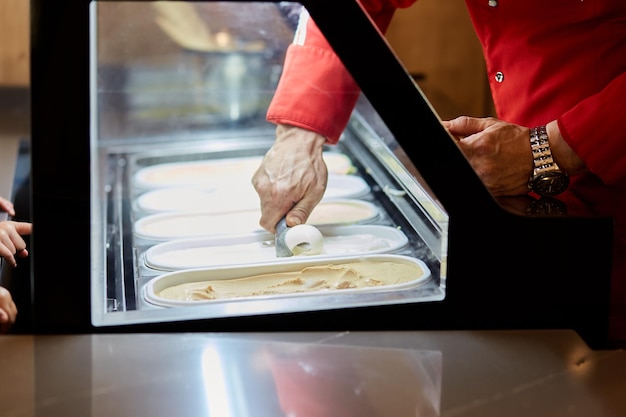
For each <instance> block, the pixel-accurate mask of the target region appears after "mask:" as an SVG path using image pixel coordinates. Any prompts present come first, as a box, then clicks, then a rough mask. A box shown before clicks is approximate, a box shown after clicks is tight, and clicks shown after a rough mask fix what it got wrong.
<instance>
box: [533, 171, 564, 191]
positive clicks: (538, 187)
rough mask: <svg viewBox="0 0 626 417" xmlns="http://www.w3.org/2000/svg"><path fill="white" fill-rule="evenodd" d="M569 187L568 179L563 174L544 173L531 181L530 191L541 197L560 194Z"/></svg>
mask: <svg viewBox="0 0 626 417" xmlns="http://www.w3.org/2000/svg"><path fill="white" fill-rule="evenodd" d="M568 185H569V177H568V176H567V175H566V174H564V173H563V172H546V173H544V174H540V175H538V176H537V177H536V178H534V179H533V180H532V183H531V188H532V190H533V191H534V192H535V193H537V194H539V195H541V196H548V197H549V196H553V195H557V194H561V193H562V192H563V191H565V190H566V189H567V186H568Z"/></svg>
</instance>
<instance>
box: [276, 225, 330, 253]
mask: <svg viewBox="0 0 626 417" xmlns="http://www.w3.org/2000/svg"><path fill="white" fill-rule="evenodd" d="M285 245H286V246H287V248H288V249H289V250H290V251H291V252H292V253H293V254H294V255H296V256H297V255H319V254H320V253H322V251H323V250H324V236H323V235H322V232H320V231H319V230H318V229H317V228H316V227H315V226H311V225H310V224H300V225H298V226H294V227H291V228H288V229H287V231H286V232H285Z"/></svg>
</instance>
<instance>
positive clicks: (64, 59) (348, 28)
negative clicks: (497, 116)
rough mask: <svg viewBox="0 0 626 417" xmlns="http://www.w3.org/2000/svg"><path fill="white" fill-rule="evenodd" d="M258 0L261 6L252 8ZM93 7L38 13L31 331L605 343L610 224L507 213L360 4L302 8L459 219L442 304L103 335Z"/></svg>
mask: <svg viewBox="0 0 626 417" xmlns="http://www.w3.org/2000/svg"><path fill="white" fill-rule="evenodd" d="M105 1H106V0H105ZM228 1H230V2H243V1H239V0H228ZM249 2H257V1H254V0H252V1H247V2H243V3H249ZM90 3H91V2H90V1H88V0H66V1H63V2H51V1H46V0H33V1H32V2H31V5H32V6H31V16H32V22H31V43H32V51H31V52H32V54H31V57H32V59H31V78H32V81H31V104H32V115H31V121H32V127H31V130H32V139H31V141H32V154H31V158H32V163H31V165H32V172H31V175H32V188H31V205H32V213H33V216H32V218H33V222H34V233H33V236H32V256H31V259H32V260H31V265H32V271H31V281H32V288H31V298H32V317H33V323H32V329H33V332H35V333H96V332H128V331H135V332H137V331H244V330H254V331H263V330H272V331H280V330H403V329H406V330H422V329H424V330H425V329H494V328H498V329H502V328H572V329H574V330H576V331H578V333H579V334H580V335H581V336H582V337H583V338H585V339H586V341H587V342H588V343H589V344H590V345H591V346H602V345H603V344H604V343H605V341H606V336H607V328H608V302H609V301H608V300H609V288H610V267H611V255H610V254H611V244H612V221H611V219H610V218H599V217H571V216H562V217H534V216H525V215H519V214H515V213H513V212H511V211H509V210H506V209H504V208H503V207H502V206H501V205H500V204H499V203H498V202H497V201H496V200H495V199H494V198H493V197H492V196H491V194H490V193H489V192H488V190H487V189H486V188H485V187H484V185H483V184H482V182H481V181H480V179H479V178H478V176H477V175H476V174H475V172H474V171H473V170H472V168H471V166H470V164H469V163H468V161H467V160H466V159H465V157H464V156H463V154H462V153H461V152H460V150H459V148H458V147H457V145H456V144H455V142H454V140H453V139H452V138H451V137H450V135H449V134H448V133H447V132H446V131H445V129H444V128H443V127H442V125H441V123H440V120H439V119H438V117H437V115H436V113H435V112H434V111H433V110H432V109H431V107H430V105H429V103H428V101H427V100H426V99H425V97H424V96H423V94H422V93H421V91H420V89H419V88H418V86H417V85H416V83H415V81H414V80H413V78H412V77H411V76H410V74H408V73H407V72H406V70H405V69H404V67H403V66H402V64H401V63H400V62H399V61H398V59H397V57H396V56H395V55H394V53H393V51H392V50H391V49H390V48H389V46H388V45H387V43H386V41H385V40H384V37H383V36H382V35H381V34H380V33H379V31H378V30H376V29H375V27H374V26H373V25H372V22H371V20H370V19H369V18H368V16H367V15H366V14H365V13H364V11H363V10H362V9H361V7H360V6H359V4H358V3H356V2H355V1H353V0H304V1H301V2H300V3H301V4H303V5H304V6H305V7H306V8H307V10H308V11H309V13H310V14H311V16H312V18H313V19H314V20H315V22H316V23H317V25H318V26H319V27H320V29H321V30H322V32H323V33H324V34H325V36H326V37H327V39H328V41H329V43H330V44H331V46H332V47H333V48H334V49H335V51H336V52H337V54H338V55H339V57H340V58H341V60H342V61H343V63H344V64H345V66H346V67H347V68H348V70H349V71H350V72H351V74H352V76H353V77H354V79H355V80H356V81H357V83H358V84H359V86H360V87H361V89H362V91H363V92H364V93H365V95H366V96H367V98H368V100H369V101H370V102H371V103H372V105H373V107H374V108H375V109H376V111H377V112H378V113H379V114H380V116H381V118H382V119H383V120H384V122H385V124H386V125H387V127H388V128H389V130H390V131H391V132H392V133H393V135H394V136H395V139H396V140H397V142H398V143H399V144H400V145H401V146H402V147H403V149H404V151H405V152H406V153H407V155H408V157H409V158H410V159H411V161H412V162H413V164H414V165H415V167H416V168H417V170H418V171H419V173H420V174H421V176H422V177H423V179H424V180H425V182H426V183H427V184H428V186H429V187H430V189H431V190H432V191H433V192H434V194H435V195H436V196H437V198H438V200H439V201H440V202H441V203H442V205H443V207H444V208H445V209H446V211H447V212H448V214H449V216H450V225H449V237H448V260H447V288H446V298H445V299H444V300H443V301H440V302H429V303H418V304H402V305H387V306H376V307H366V308H350V309H342V310H329V311H310V312H300V313H293V314H291V313H290V314H281V315H276V314H267V315H264V316H252V317H232V318H224V319H209V320H203V319H201V320H191V321H182V322H169V323H147V324H131V325H128V326H113V327H104V328H97V327H94V326H93V325H92V324H91V302H90V300H91V291H90V275H91V273H92V266H91V265H90V143H89V136H90V133H91V126H90V111H91V108H90V91H89V89H90V80H89V71H90V69H89V53H90V37H89V31H90V28H89V24H90V20H89V5H90ZM275 3H278V2H275ZM338 22H343V23H345V22H350V24H337V23H338ZM541 236H549V237H550V238H549V239H541V238H540V237H541ZM545 254H548V255H545ZM572 260H576V262H572Z"/></svg>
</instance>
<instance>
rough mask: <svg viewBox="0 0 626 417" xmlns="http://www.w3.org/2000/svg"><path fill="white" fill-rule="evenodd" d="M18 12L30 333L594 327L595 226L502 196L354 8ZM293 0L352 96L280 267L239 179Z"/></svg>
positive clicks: (220, 4)
mask: <svg viewBox="0 0 626 417" xmlns="http://www.w3.org/2000/svg"><path fill="white" fill-rule="evenodd" d="M33 6H34V11H35V13H34V14H33V16H34V18H33V19H34V20H33V79H32V91H33V93H32V106H33V113H32V116H33V118H32V120H33V127H32V130H33V132H32V134H33V136H32V208H33V220H34V222H35V224H36V226H35V227H36V230H35V233H34V234H33V254H32V259H33V261H32V265H33V275H32V277H33V279H32V281H33V282H32V297H33V312H34V318H35V321H34V326H35V328H36V329H37V331H41V332H49V331H62V332H68V331H71V332H97V331H106V332H110V331H119V332H122V331H129V330H133V331H137V330H140V331H141V330H143V331H172V330H174V331H181V330H241V329H255V330H263V329H271V330H279V329H282V330H284V329H293V330H304V329H309V330H310V329H322V330H330V329H392V328H394V329H398V328H409V329H419V328H468V327H479V328H485V327H567V328H575V329H577V330H578V331H579V332H580V333H581V334H582V335H583V336H585V337H588V338H589V339H590V340H592V341H597V340H601V339H602V337H603V336H604V330H605V326H606V324H605V321H606V311H607V303H608V282H609V281H608V279H609V278H608V277H609V268H610V258H609V255H608V254H609V253H610V250H609V249H608V248H610V236H611V234H610V230H611V229H610V227H611V224H610V221H609V220H608V219H602V218H591V217H575V216H568V215H564V216H547V215H536V214H532V213H530V212H527V211H524V212H523V213H522V214H520V213H519V212H516V211H515V210H512V209H511V208H509V207H505V206H504V205H503V204H502V203H501V202H499V201H497V200H495V199H494V198H493V197H492V196H491V195H490V193H489V192H488V191H487V190H486V188H485V187H484V186H483V184H482V183H481V181H480V180H479V178H478V177H477V176H476V174H475V173H474V172H473V170H472V169H471V167H470V165H469V163H468V162H467V160H466V159H465V158H464V157H463V155H462V154H461V152H460V151H459V149H458V148H457V147H456V144H455V143H454V141H453V140H452V138H451V137H450V136H449V135H448V133H447V132H446V131H445V130H444V129H443V128H442V126H441V123H440V120H439V118H438V116H437V113H436V109H433V108H432V107H431V106H430V104H429V103H428V100H427V98H426V97H425V96H424V95H423V94H422V93H421V91H420V89H419V88H418V86H417V85H416V84H415V82H414V81H413V80H412V78H411V77H410V76H409V75H408V73H407V72H406V71H405V70H404V69H403V67H402V64H401V63H400V62H399V61H398V60H397V59H396V58H395V56H394V54H393V51H392V50H391V49H390V48H389V46H388V45H387V43H386V42H385V40H384V37H383V36H382V35H381V34H380V32H378V30H377V29H376V28H375V27H374V26H373V24H372V22H371V21H370V20H369V19H368V18H367V15H366V14H365V13H364V11H363V10H362V9H361V7H360V6H359V4H358V3H356V2H354V1H352V0H346V1H338V0H333V1H315V2H313V1H312V2H307V1H304V2H302V3H292V2H264V1H248V2H243V1H205V2H147V1H135V2H122V1H78V0H73V1H69V2H64V3H63V5H58V4H55V5H53V4H51V3H50V2H48V3H44V2H43V1H35V2H34V5H33ZM303 11H305V12H306V13H309V14H310V16H311V17H312V18H313V19H314V20H315V22H316V23H317V24H318V26H319V27H320V29H321V31H322V32H323V33H324V35H325V36H326V38H327V40H328V42H329V43H330V44H331V46H332V47H333V48H334V49H335V51H336V53H337V54H338V56H339V57H340V58H341V60H342V61H343V63H344V65H345V66H346V68H347V69H348V71H349V72H350V73H351V75H352V76H353V78H354V79H355V81H356V82H357V84H358V85H359V87H360V88H361V90H362V94H361V95H360V97H359V99H358V102H357V106H356V108H355V109H354V111H353V112H352V116H351V118H350V122H349V124H348V127H347V128H346V130H345V131H344V133H343V135H342V137H341V139H340V141H339V143H338V144H337V145H328V146H327V147H326V149H325V151H324V161H325V162H326V165H327V167H328V171H329V179H328V186H327V189H326V193H325V194H324V197H323V199H322V201H321V202H320V204H319V205H318V206H317V207H316V209H315V210H314V212H313V213H312V214H311V216H310V218H309V221H308V224H307V225H305V226H303V227H294V228H292V229H291V230H289V231H288V233H289V236H288V237H289V239H286V242H288V244H290V245H291V246H290V249H291V251H292V253H293V256H289V257H278V256H277V255H276V242H275V236H274V235H272V234H270V233H268V232H267V231H265V230H264V229H262V228H261V227H260V226H259V219H260V205H259V201H258V196H257V195H256V192H255V190H254V188H253V186H252V183H251V177H252V175H253V174H254V172H255V171H256V169H257V168H258V167H259V164H260V162H261V160H262V158H263V155H264V154H265V152H267V150H268V149H269V148H270V147H271V145H272V143H273V141H274V139H275V126H274V125H272V124H270V123H268V122H267V121H266V120H265V112H266V110H267V107H268V104H269V102H270V101H271V98H272V95H273V92H274V91H275V89H276V86H277V83H278V81H279V79H280V76H281V73H282V69H283V62H284V59H285V51H286V50H287V47H288V46H289V45H290V44H291V42H292V41H293V39H294V34H295V31H296V28H297V21H298V16H299V15H300V13H302V12H303ZM336 22H344V23H345V24H343V25H337V24H336ZM348 22H349V24H348ZM357 40H358V42H357ZM373 63H375V65H374V64H373ZM59 103H65V104H64V105H63V106H61V105H59ZM529 213H530V214H529ZM544 214H545V213H544ZM540 232H542V233H548V234H549V235H550V236H554V237H553V238H552V240H551V245H555V246H554V247H557V248H558V249H556V250H553V251H552V252H551V254H550V256H546V257H532V256H530V254H529V253H530V252H533V251H544V250H547V247H546V246H545V245H546V243H545V242H535V240H534V237H535V236H536V235H537V234H539V233H540ZM581 236H582V237H583V238H582V239H580V237H581ZM574 237H577V238H578V239H577V242H576V245H574V244H573V240H574ZM68 241H69V243H63V244H61V243H60V242H68ZM289 242H290V243H289ZM302 243H305V244H304V245H303V244H302ZM551 247H552V246H551ZM572 257H574V258H576V259H578V261H577V264H576V265H575V266H573V265H571V263H570V262H568V259H571V258H572ZM530 259H532V261H530ZM51 271H54V272H51Z"/></svg>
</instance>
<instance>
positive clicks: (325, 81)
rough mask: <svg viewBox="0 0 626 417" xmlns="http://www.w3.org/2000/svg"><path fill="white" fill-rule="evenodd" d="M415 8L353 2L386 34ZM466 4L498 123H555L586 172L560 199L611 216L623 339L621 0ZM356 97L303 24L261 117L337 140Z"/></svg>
mask: <svg viewBox="0 0 626 417" xmlns="http://www.w3.org/2000/svg"><path fill="white" fill-rule="evenodd" d="M414 1H415V0H362V1H361V3H362V4H363V6H364V7H365V8H366V9H367V11H368V13H369V14H370V15H371V17H372V18H373V20H374V21H375V22H376V23H377V24H378V26H379V27H380V29H381V30H382V31H385V30H386V28H387V26H388V25H389V22H390V20H391V17H392V16H393V13H394V11H395V9H396V8H399V7H408V6H410V5H412V4H413V3H414ZM466 4H467V7H468V9H469V11H470V16H471V18H472V21H473V24H474V28H475V30H476V33H477V35H478V37H479V39H480V41H481V44H482V47H483V53H484V56H485V60H486V64H487V72H488V76H489V81H490V86H491V91H492V97H493V101H494V103H495V107H496V111H497V116H498V118H500V119H502V120H505V121H507V122H511V123H515V124H520V125H523V126H526V127H532V126H538V125H542V124H546V123H547V122H549V121H551V120H555V119H556V120H558V124H559V128H560V130H561V133H562V135H563V137H564V138H565V140H566V141H567V143H568V144H569V145H570V146H571V148H572V149H573V150H574V151H575V152H576V154H577V155H578V156H579V157H580V158H582V159H583V161H584V162H585V164H586V165H587V167H588V168H589V170H590V171H591V173H592V174H587V175H585V176H583V177H579V178H572V186H571V187H570V192H569V193H568V195H567V196H564V199H565V200H568V202H569V203H571V204H573V205H574V206H578V208H579V209H583V211H586V212H590V213H593V214H598V215H605V216H606V215H608V216H612V217H613V218H614V219H615V231H616V242H615V254H614V255H615V259H616V261H617V262H616V263H615V266H614V274H613V289H612V297H613V299H612V305H613V309H612V311H613V317H612V323H611V324H612V334H613V336H614V337H616V338H621V339H623V340H624V341H626V260H624V261H621V260H622V259H626V133H625V129H624V123H626V98H625V97H626V1H624V0H554V1H548V2H546V1H545V0H495V1H493V0H492V1H488V0H466ZM417 7H419V6H417ZM407 41H411V40H407ZM415 41H417V40H415ZM311 68H315V71H311V70H310V69H311ZM358 94H359V89H358V87H357V86H356V85H355V83H354V81H353V80H352V78H351V77H350V75H349V74H348V73H347V72H346V71H345V69H344V68H343V66H342V65H341V64H340V62H339V60H338V58H337V57H336V56H335V55H334V54H333V53H332V51H331V48H330V47H329V45H328V44H327V43H326V41H325V40H324V37H323V36H322V35H321V34H320V32H319V30H318V29H317V28H316V26H315V24H314V23H313V22H312V21H311V20H310V19H309V20H308V23H307V25H306V30H304V28H301V29H300V30H299V33H297V36H296V39H295V41H294V43H293V44H292V45H290V47H289V49H288V50H287V56H286V60H285V68H284V71H283V75H282V78H281V80H280V82H279V85H278V88H277V91H276V94H275V96H274V99H273V101H272V103H271V105H270V108H269V110H268V113H267V119H268V120H269V121H271V122H274V123H285V124H291V125H295V126H299V127H303V128H306V129H310V130H313V131H316V132H318V133H320V134H322V135H324V136H325V137H326V138H327V139H328V142H329V143H331V144H332V143H336V142H337V140H338V139H339V137H340V135H341V133H342V132H343V130H344V129H345V127H346V124H347V122H348V119H349V117H350V114H351V112H352V109H353V106H354V104H355V102H356V100H357V98H358Z"/></svg>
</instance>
